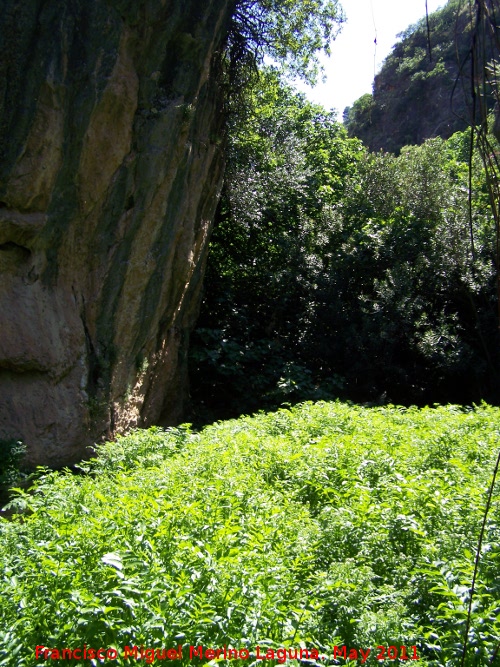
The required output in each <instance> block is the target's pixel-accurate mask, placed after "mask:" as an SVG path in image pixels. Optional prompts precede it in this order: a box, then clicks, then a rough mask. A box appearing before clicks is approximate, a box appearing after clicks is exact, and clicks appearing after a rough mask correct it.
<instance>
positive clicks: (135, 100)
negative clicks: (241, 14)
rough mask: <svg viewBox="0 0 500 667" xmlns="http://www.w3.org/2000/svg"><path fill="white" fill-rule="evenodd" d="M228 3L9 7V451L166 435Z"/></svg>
mask: <svg viewBox="0 0 500 667" xmlns="http://www.w3.org/2000/svg"><path fill="white" fill-rule="evenodd" d="M232 9H233V7H232V2H231V0H205V1H204V2H200V1H199V0H144V1H143V0H65V1H64V2H61V0H4V2H3V3H2V12H0V44H1V45H2V49H1V55H0V104H1V105H2V106H1V107H0V446H1V441H2V440H9V439H16V440H19V439H21V440H23V441H24V442H25V443H26V444H27V446H28V463H29V464H30V465H32V466H34V465H40V464H44V465H50V466H61V465H66V464H68V463H71V462H74V461H76V460H78V459H79V458H81V457H82V456H85V455H86V453H88V450H87V447H88V446H89V445H91V444H92V443H93V442H95V441H96V440H97V439H99V438H100V437H103V436H106V437H111V436H113V435H114V434H115V433H116V432H118V431H122V430H125V429H127V428H129V427H133V426H147V425H149V424H151V423H174V422H175V421H177V420H179V419H180V418H181V417H182V410H183V403H184V400H185V397H186V390H187V384H186V383H187V377H186V372H187V367H186V352H187V345H188V340H189V332H190V330H191V328H192V326H193V324H194V320H195V318H196V315H197V311H198V305H199V292H200V286H201V282H202V277H203V271H204V264H205V255H206V250H207V240H208V234H209V231H210V226H211V221H212V217H213V214H214V210H215V206H216V203H217V198H218V195H219V191H220V185H221V179H222V173H223V167H224V164H223V162H224V157H223V150H222V148H223V146H222V143H223V140H222V134H223V128H222V124H223V123H222V120H223V119H222V113H221V106H222V105H221V91H220V86H219V79H220V76H219V74H220V68H219V64H220V56H221V52H222V50H223V47H224V41H225V37H226V33H227V29H228V24H229V19H230V16H231V12H232Z"/></svg>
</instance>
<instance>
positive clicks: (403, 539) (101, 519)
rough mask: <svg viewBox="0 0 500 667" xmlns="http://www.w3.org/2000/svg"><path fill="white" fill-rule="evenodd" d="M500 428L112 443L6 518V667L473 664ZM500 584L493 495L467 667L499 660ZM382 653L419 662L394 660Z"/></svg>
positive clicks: (320, 426)
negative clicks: (131, 651)
mask: <svg viewBox="0 0 500 667" xmlns="http://www.w3.org/2000/svg"><path fill="white" fill-rule="evenodd" d="M499 431H500V410H499V409H498V408H492V407H489V406H486V405H483V406H481V407H478V408H476V409H474V410H463V409H461V408H458V407H453V406H448V407H440V408H435V409H430V408H426V409H416V408H414V409H413V408H412V409H404V408H397V407H382V408H363V407H358V406H352V405H346V404H342V403H338V402H337V403H317V404H311V403H307V404H303V405H301V406H298V407H295V408H293V409H291V410H280V411H278V412H276V413H273V414H259V415H257V416H254V417H243V418H240V419H238V420H233V421H227V422H222V423H218V424H215V425H213V426H210V427H208V428H206V429H205V430H203V431H202V432H201V433H191V432H190V431H189V428H187V427H181V428H178V429H170V430H168V431H162V430H160V429H155V428H153V429H150V430H148V431H136V432H134V433H132V434H130V435H129V436H127V437H124V438H120V439H119V440H118V441H117V442H116V443H108V444H106V445H103V446H101V447H100V448H99V450H98V456H97V458H96V459H95V460H93V461H91V462H90V463H89V464H87V465H86V467H85V470H84V473H85V474H83V475H80V476H75V475H73V474H70V473H69V472H67V473H64V472H63V473H48V474H46V475H44V476H42V477H41V478H40V480H39V481H38V482H37V483H36V485H35V489H34V490H32V491H31V492H30V493H29V494H26V493H24V492H22V491H19V492H18V494H17V497H16V499H15V501H14V502H15V503H16V504H17V507H18V509H19V513H18V514H17V515H15V516H14V517H13V519H12V520H10V521H7V520H0V557H1V559H2V563H3V569H2V573H1V574H0V599H1V606H0V665H2V666H9V667H10V666H11V665H12V666H13V667H14V666H15V667H26V666H29V667H31V666H34V665H47V664H82V665H83V664H85V665H90V664H94V665H97V664H101V663H100V662H99V660H97V659H94V660H83V659H82V660H80V661H78V660H66V659H65V660H62V659H61V660H57V659H54V658H57V654H56V653H50V652H49V653H47V654H45V658H46V659H45V658H44V654H43V653H39V657H38V658H36V656H35V647H36V646H45V647H49V648H51V649H52V648H58V650H60V651H61V650H62V648H68V649H75V648H77V647H82V651H83V647H84V646H85V645H86V647H87V648H92V647H93V648H94V649H97V648H100V647H105V648H106V649H111V650H113V649H115V650H116V653H117V656H118V657H117V659H116V660H115V659H109V660H105V661H104V663H105V664H110V665H132V664H134V665H135V664H146V663H147V662H148V661H149V663H150V664H151V663H152V660H153V658H152V654H151V650H152V649H163V648H172V647H177V646H179V645H182V646H183V647H184V648H183V653H182V655H183V658H182V662H181V661H179V660H178V661H176V662H172V661H171V660H169V659H168V658H167V659H166V660H161V659H160V660H158V659H157V658H155V661H154V664H163V665H165V664H173V665H181V664H200V663H204V664H206V663H207V662H209V659H210V657H211V656H210V654H209V655H208V658H207V657H206V656H204V658H203V660H200V659H199V658H198V657H197V654H196V655H194V656H192V657H191V658H190V655H189V653H190V649H189V647H190V646H196V647H198V646H200V645H201V646H203V647H204V650H205V649H206V648H218V647H223V646H227V647H233V648H235V649H238V650H241V649H247V650H248V652H249V655H248V657H247V654H246V653H245V652H244V650H243V652H241V653H240V654H239V655H240V659H238V660H236V659H235V660H231V662H228V663H225V662H224V660H221V659H219V661H218V662H219V664H231V665H235V666H236V665H248V666H250V665H251V664H257V665H266V666H267V665H273V664H276V661H274V662H261V661H260V660H256V658H258V657H259V656H256V654H255V653H256V647H257V646H260V656H265V655H266V654H267V653H266V652H267V651H268V649H269V648H270V647H274V649H277V648H280V647H281V648H286V647H292V648H298V647H309V649H310V651H311V653H310V658H311V660H310V661H309V662H303V663H302V664H313V663H317V664H320V665H326V664H351V665H358V664H363V663H362V659H361V654H359V656H358V658H357V659H355V658H356V655H355V653H352V652H351V658H353V659H352V660H351V661H349V660H348V656H349V652H350V651H352V650H353V649H354V651H359V650H360V649H363V651H364V652H365V655H366V650H367V649H368V648H370V649H371V653H370V654H369V656H368V658H367V660H366V662H365V663H364V664H367V665H374V664H388V665H390V664H419V665H429V666H432V667H438V666H441V665H446V666H452V665H453V666H454V665H460V656H461V645H462V642H463V635H464V629H465V623H466V616H467V609H468V604H469V594H470V593H469V591H470V585H471V579H472V573H473V568H474V552H475V547H476V544H477V540H478V536H479V531H480V527H481V522H482V516H483V512H484V507H485V503H486V495H487V490H488V486H489V484H490V481H491V475H492V470H493V468H494V462H495V458H496V455H497V452H498V447H499V446H500V445H499V443H500V438H499ZM499 572H500V493H499V491H498V488H497V489H496V491H495V493H494V497H493V501H492V506H491V509H490V513H489V517H488V521H487V524H486V533H485V538H484V541H483V547H482V554H481V561H480V568H479V575H478V580H477V583H476V591H475V594H474V599H473V600H474V601H473V607H472V608H473V612H472V621H471V629H470V634H469V637H470V639H469V651H468V653H467V659H466V661H465V664H466V665H469V666H470V665H488V664H497V662H498V660H499V657H498V653H497V654H496V655H495V652H496V651H497V647H498V645H499V643H500V620H499V612H500V576H499ZM134 645H137V646H138V647H139V653H138V659H139V662H137V661H136V660H135V659H131V658H124V647H126V646H128V647H133V646H134ZM141 645H142V646H143V647H144V648H143V659H142V660H141V659H140V647H141ZM379 645H381V646H385V647H390V646H392V647H396V649H395V650H396V651H397V653H395V652H394V650H393V651H392V653H390V655H392V656H394V655H396V654H398V655H399V656H400V657H401V656H402V657H404V653H403V651H402V649H401V648H400V647H402V646H406V647H408V648H407V655H408V657H412V651H415V650H416V651H417V653H418V656H419V658H420V661H419V662H412V661H410V660H409V661H399V660H394V661H392V662H389V661H388V662H384V663H381V662H380V661H378V660H377V654H379V653H380V649H379V650H377V648H376V647H377V646H379ZM412 646H416V647H417V648H416V649H412V648H411V647H412ZM335 647H337V652H336V653H335V655H336V657H335V659H334V658H333V655H334V651H335ZM342 647H346V658H347V659H346V660H344V658H343V657H342V655H343V654H342ZM146 649H147V650H146ZM313 649H316V650H317V651H318V654H319V657H317V658H316V657H315V654H314V652H313ZM339 651H340V653H339ZM66 655H68V654H66ZM110 655H111V656H113V655H114V654H113V653H111V654H110ZM157 655H158V654H157ZM267 655H271V653H268V654H267ZM291 655H292V658H290V653H289V654H287V657H286V660H287V662H289V664H299V663H298V661H296V660H294V659H293V655H294V654H293V652H292V654H291ZM304 655H305V653H303V656H304ZM387 655H388V654H387V653H386V656H385V657H387ZM327 656H329V659H328V658H327ZM161 657H162V654H161V653H160V658H161ZM275 657H279V658H280V662H283V661H284V660H285V657H284V654H283V651H281V652H280V654H279V655H278V653H276V655H275ZM220 658H223V655H222V656H220ZM216 662H217V661H214V663H213V664H216Z"/></svg>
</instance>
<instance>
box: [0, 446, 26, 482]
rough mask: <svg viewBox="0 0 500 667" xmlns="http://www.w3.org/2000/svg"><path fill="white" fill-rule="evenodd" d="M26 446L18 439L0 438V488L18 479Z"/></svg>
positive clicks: (20, 474)
mask: <svg viewBox="0 0 500 667" xmlns="http://www.w3.org/2000/svg"><path fill="white" fill-rule="evenodd" d="M25 453H26V446H25V444H24V443H23V442H21V441H20V440H14V439H13V440H0V490H1V489H2V487H3V488H5V487H8V486H9V485H11V484H14V483H15V482H17V481H19V478H20V477H21V476H22V472H21V470H20V463H21V461H22V459H23V456H24V455H25Z"/></svg>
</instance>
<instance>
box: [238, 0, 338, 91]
mask: <svg viewBox="0 0 500 667" xmlns="http://www.w3.org/2000/svg"><path fill="white" fill-rule="evenodd" d="M343 20H344V16H343V13H342V9H341V7H340V4H339V2H338V0H237V2H236V7H235V12H234V15H233V20H232V25H231V30H230V38H229V49H228V50H229V54H230V57H231V58H232V60H233V62H235V63H244V64H245V65H248V64H252V65H256V64H259V65H262V63H263V62H264V59H265V57H266V56H267V57H269V58H271V59H272V60H274V61H275V62H276V63H279V64H280V65H281V66H282V67H284V68H285V69H286V71H287V72H288V73H290V74H292V75H293V76H300V77H302V78H304V79H306V80H307V81H309V82H314V81H315V80H316V77H317V75H318V72H319V61H318V52H319V51H321V50H323V51H324V52H325V53H329V52H330V45H331V42H332V40H333V39H334V37H335V35H336V34H337V32H338V30H339V27H340V25H341V23H342V21H343Z"/></svg>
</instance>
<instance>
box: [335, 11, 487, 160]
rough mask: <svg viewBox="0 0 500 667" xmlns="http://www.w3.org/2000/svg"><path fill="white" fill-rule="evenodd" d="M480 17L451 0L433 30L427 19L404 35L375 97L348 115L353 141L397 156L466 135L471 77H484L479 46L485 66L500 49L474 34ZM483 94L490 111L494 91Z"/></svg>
mask: <svg viewBox="0 0 500 667" xmlns="http://www.w3.org/2000/svg"><path fill="white" fill-rule="evenodd" d="M478 11H479V9H478V6H476V8H475V10H474V11H472V9H471V6H469V5H468V4H467V3H462V2H460V1H459V0H449V2H448V3H447V4H446V5H445V6H444V7H443V8H442V9H440V10H438V11H436V12H434V13H432V14H431V15H430V16H429V25H427V21H426V18H425V17H424V18H422V19H421V20H420V21H419V22H418V23H416V24H415V25H413V26H410V27H409V28H408V29H407V30H405V31H404V32H403V33H402V34H401V35H400V37H401V39H400V41H398V42H397V44H395V45H394V47H393V50H392V53H390V54H389V56H388V57H387V58H386V59H385V60H384V63H383V65H382V67H381V69H380V72H379V73H378V74H377V76H376V77H375V80H374V83H373V95H370V94H367V95H363V96H362V97H361V98H359V99H358V100H356V102H354V104H353V105H352V107H347V108H346V109H345V110H344V122H345V124H346V127H347V129H348V132H349V136H353V137H354V136H355V137H358V138H360V139H362V140H363V141H364V142H365V144H366V145H367V146H368V147H369V148H370V149H371V150H374V151H377V150H379V149H383V150H384V151H390V152H393V153H398V152H399V151H400V150H401V148H402V147H403V146H407V145H410V144H421V143H422V142H423V141H424V140H425V139H428V138H431V137H437V136H438V137H443V138H445V139H447V138H448V137H450V136H451V135H452V134H453V133H455V132H457V131H463V130H465V129H466V128H467V127H468V126H469V124H470V123H471V122H472V118H473V114H474V111H473V100H472V94H471V71H474V72H475V74H474V77H475V79H478V78H479V76H480V74H479V73H480V71H481V64H480V63H479V62H477V63H476V64H475V66H474V68H473V69H471V67H472V62H471V54H472V52H473V49H474V44H476V42H477V44H478V46H479V45H480V46H479V49H480V53H481V58H482V59H483V60H484V61H485V62H490V61H494V56H495V53H496V52H497V45H498V42H495V40H494V39H493V38H492V39H480V38H479V36H478V35H477V34H476V33H475V32H474V22H475V19H476V13H477V12H478ZM485 11H486V10H485ZM493 11H494V10H493ZM486 15H487V16H488V14H487V13H486ZM493 15H494V14H493ZM428 28H429V32H428ZM497 39H498V38H497ZM481 76H482V74H481ZM475 82H476V83H477V81H475ZM480 88H481V97H482V100H483V103H484V104H485V105H486V106H489V108H490V109H491V108H492V106H493V103H494V96H493V95H490V96H489V98H488V97H487V95H486V93H487V92H490V87H489V86H487V87H486V88H485V89H484V90H483V89H482V85H480ZM478 99H479V95H478ZM476 105H479V102H476ZM478 108H479V107H478V106H477V109H476V113H478ZM477 117H478V116H477Z"/></svg>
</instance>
